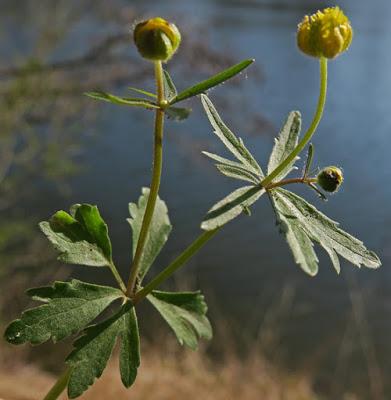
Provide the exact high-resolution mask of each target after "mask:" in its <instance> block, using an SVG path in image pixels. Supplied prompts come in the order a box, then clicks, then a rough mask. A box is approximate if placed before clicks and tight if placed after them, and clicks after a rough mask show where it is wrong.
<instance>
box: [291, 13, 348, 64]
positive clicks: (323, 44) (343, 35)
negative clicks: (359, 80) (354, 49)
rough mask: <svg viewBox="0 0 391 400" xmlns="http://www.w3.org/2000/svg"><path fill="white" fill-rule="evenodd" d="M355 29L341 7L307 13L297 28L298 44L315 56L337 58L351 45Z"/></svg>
mask: <svg viewBox="0 0 391 400" xmlns="http://www.w3.org/2000/svg"><path fill="white" fill-rule="evenodd" d="M352 38H353V29H352V27H351V25H350V21H349V19H348V18H347V17H346V15H345V14H344V13H343V11H342V10H341V9H340V8H339V7H329V8H325V9H324V10H322V11H318V12H316V13H315V14H312V15H310V16H308V15H306V16H305V17H304V18H303V21H302V22H301V23H300V24H299V26H298V29H297V45H298V46H299V48H300V50H301V51H302V52H303V53H305V54H308V55H309V56H313V57H326V58H335V57H336V56H338V55H339V54H341V53H342V52H344V51H345V50H347V48H348V47H349V45H350V43H351V42H352Z"/></svg>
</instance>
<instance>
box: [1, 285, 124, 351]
mask: <svg viewBox="0 0 391 400" xmlns="http://www.w3.org/2000/svg"><path fill="white" fill-rule="evenodd" d="M27 293H28V295H29V296H31V297H32V298H33V299H34V300H37V301H41V302H44V303H47V304H44V305H41V306H39V307H36V308H32V309H29V310H27V311H25V312H23V313H22V316H21V318H20V319H18V320H15V321H13V322H12V323H11V324H10V325H9V326H8V328H7V330H6V331H5V334H4V336H5V339H6V340H7V341H8V342H10V343H12V344H22V343H26V342H29V343H31V344H33V345H37V344H41V343H44V342H46V341H48V340H49V339H52V340H53V342H57V341H59V340H62V339H64V338H66V337H68V336H70V335H73V334H74V333H76V332H79V331H80V330H81V329H83V328H84V327H85V326H86V325H87V324H88V323H90V322H91V321H92V320H94V319H95V318H96V317H97V316H98V315H99V314H100V313H101V312H102V311H103V310H104V309H105V308H106V307H107V306H108V305H109V304H111V303H112V302H113V301H114V300H116V299H118V298H121V297H123V293H122V292H121V291H120V290H118V289H115V288H111V287H107V286H98V285H92V284H90V283H85V282H80V281H78V280H72V281H71V282H55V283H54V285H53V286H48V287H41V288H36V289H30V290H29V291H28V292H27Z"/></svg>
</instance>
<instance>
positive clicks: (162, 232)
mask: <svg viewBox="0 0 391 400" xmlns="http://www.w3.org/2000/svg"><path fill="white" fill-rule="evenodd" d="M148 196H149V189H148V188H143V189H142V194H141V196H140V198H139V200H138V204H135V203H130V204H129V213H130V216H131V218H128V220H127V221H128V222H129V224H130V226H131V228H132V232H133V240H132V243H133V257H134V255H135V253H136V248H137V242H138V238H139V235H140V230H141V225H142V222H143V218H144V213H145V208H146V206H147V201H148ZM171 229H172V226H171V223H170V219H169V217H168V209H167V206H166V203H165V202H164V201H163V200H161V199H160V198H159V197H158V198H157V200H156V205H155V211H154V213H153V217H152V222H151V228H150V230H149V233H148V236H147V241H146V243H145V247H144V252H143V255H142V256H141V260H140V268H139V272H138V279H139V283H141V281H142V280H143V278H144V277H145V275H146V273H147V272H148V270H149V268H150V267H151V265H152V264H153V262H154V261H155V259H156V257H157V255H158V254H159V253H160V251H161V250H162V248H163V246H164V245H165V243H166V242H167V239H168V236H169V234H170V232H171Z"/></svg>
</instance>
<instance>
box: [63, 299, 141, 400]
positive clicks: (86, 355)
mask: <svg viewBox="0 0 391 400" xmlns="http://www.w3.org/2000/svg"><path fill="white" fill-rule="evenodd" d="M117 338H120V339H121V345H120V348H121V350H120V353H121V354H120V371H121V379H122V381H123V383H124V385H125V386H127V387H129V386H130V385H131V384H132V383H133V382H134V380H135V377H136V374H137V368H138V367H139V365H140V350H139V349H140V343H139V334H138V327H137V320H136V313H135V311H134V307H133V305H132V304H131V303H130V302H127V303H125V304H124V305H123V306H122V307H121V309H120V310H119V311H118V312H117V313H116V314H115V315H113V316H112V317H111V318H109V319H107V320H106V321H104V322H101V323H99V324H97V325H92V326H90V327H88V328H87V329H86V330H85V333H84V336H82V337H80V338H79V339H77V340H76V341H75V343H74V347H75V348H74V350H73V351H72V353H71V354H70V355H69V356H68V358H67V360H66V363H67V364H68V365H69V367H70V368H71V373H70V377H69V381H68V396H69V398H71V399H74V398H76V397H78V396H80V395H81V394H82V393H83V392H85V391H86V390H87V389H88V387H89V386H91V385H92V384H93V383H94V381H95V379H96V378H99V377H100V376H101V375H102V373H103V371H104V369H105V368H106V365H107V362H108V361H109V359H110V356H111V354H112V351H113V348H114V346H115V343H116V341H117Z"/></svg>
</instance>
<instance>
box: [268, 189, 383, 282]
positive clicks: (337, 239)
mask: <svg viewBox="0 0 391 400" xmlns="http://www.w3.org/2000/svg"><path fill="white" fill-rule="evenodd" d="M270 197H271V199H272V202H273V205H274V210H275V212H276V216H277V220H278V222H279V224H280V227H281V230H282V232H283V233H284V234H285V236H286V239H287V241H288V244H289V247H290V248H291V250H292V253H293V255H294V257H295V261H296V262H297V263H298V264H299V265H300V266H301V267H302V268H303V270H304V271H305V272H307V273H308V274H310V275H316V273H317V272H318V259H317V257H316V254H315V252H314V250H313V248H312V241H313V242H316V243H318V244H319V245H320V246H322V247H323V248H324V249H325V250H326V252H327V253H328V255H329V256H330V259H331V261H332V263H333V266H334V268H335V269H336V271H337V272H339V271H340V263H339V260H338V256H337V254H338V255H340V256H341V257H343V258H345V259H347V260H348V261H350V262H351V263H352V264H355V265H357V266H358V267H360V266H361V265H365V266H366V267H369V268H378V267H380V265H381V263H380V260H379V258H378V257H377V255H376V254H375V253H373V252H372V251H369V250H367V249H366V247H365V246H364V245H363V243H362V242H361V241H360V240H358V239H356V238H355V237H353V236H351V235H350V234H348V233H347V232H345V231H343V230H342V229H340V228H339V227H338V223H337V222H334V221H332V220H331V219H330V218H328V217H327V216H326V215H324V214H322V213H321V212H320V211H318V210H317V209H316V208H315V207H314V206H313V205H311V204H309V203H308V202H307V201H305V200H304V199H303V198H301V197H299V196H298V195H296V194H294V193H292V192H289V191H287V190H284V189H275V190H272V191H270Z"/></svg>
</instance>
